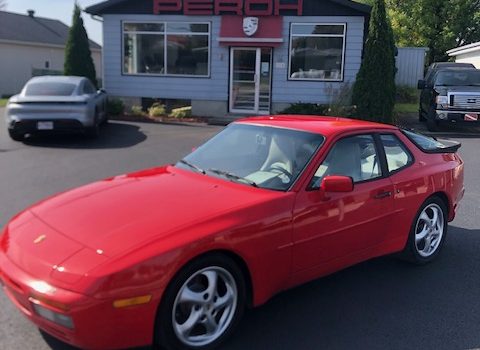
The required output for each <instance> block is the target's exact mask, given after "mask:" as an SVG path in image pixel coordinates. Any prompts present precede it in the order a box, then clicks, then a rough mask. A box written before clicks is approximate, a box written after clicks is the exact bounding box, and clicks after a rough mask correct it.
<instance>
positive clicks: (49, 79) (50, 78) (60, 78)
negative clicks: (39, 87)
mask: <svg viewBox="0 0 480 350" xmlns="http://www.w3.org/2000/svg"><path fill="white" fill-rule="evenodd" d="M85 79H86V78H85V77H74V76H65V75H45V76H41V77H35V78H32V79H30V81H29V83H70V84H75V85H78V84H80V82H82V81H83V80H85Z"/></svg>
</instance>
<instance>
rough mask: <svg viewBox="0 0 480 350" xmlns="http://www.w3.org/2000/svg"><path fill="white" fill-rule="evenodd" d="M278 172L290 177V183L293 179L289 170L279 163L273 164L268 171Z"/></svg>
mask: <svg viewBox="0 0 480 350" xmlns="http://www.w3.org/2000/svg"><path fill="white" fill-rule="evenodd" d="M271 170H273V171H278V172H280V173H282V174H283V175H285V176H286V177H288V181H290V180H291V179H292V177H293V175H292V174H291V173H290V172H289V171H288V170H287V169H285V168H284V167H282V166H280V164H278V163H273V164H272V165H271V166H270V168H269V169H268V171H271Z"/></svg>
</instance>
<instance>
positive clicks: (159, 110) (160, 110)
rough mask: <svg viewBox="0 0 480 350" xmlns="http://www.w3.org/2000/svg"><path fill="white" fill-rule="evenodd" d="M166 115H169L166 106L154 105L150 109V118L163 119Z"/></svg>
mask: <svg viewBox="0 0 480 350" xmlns="http://www.w3.org/2000/svg"><path fill="white" fill-rule="evenodd" d="M165 114H167V111H166V109H165V105H162V104H160V103H158V102H156V103H154V104H153V105H152V107H150V108H149V109H148V115H149V116H150V117H163V116H164V115H165Z"/></svg>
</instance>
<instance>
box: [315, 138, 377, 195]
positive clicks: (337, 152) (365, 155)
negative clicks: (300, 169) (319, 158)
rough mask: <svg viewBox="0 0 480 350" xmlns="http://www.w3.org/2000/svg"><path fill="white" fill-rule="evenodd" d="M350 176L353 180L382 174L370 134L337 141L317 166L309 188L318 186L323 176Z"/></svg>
mask: <svg viewBox="0 0 480 350" xmlns="http://www.w3.org/2000/svg"><path fill="white" fill-rule="evenodd" d="M329 175H343V176H350V177H351V178H352V179H353V181H354V182H362V181H368V180H372V179H376V178H379V177H381V176H382V170H381V166H380V159H379V156H378V152H377V148H376V146H375V141H374V139H373V136H372V135H356V136H351V137H346V138H344V139H341V140H340V141H337V143H335V145H334V146H333V147H332V149H331V150H330V152H329V153H328V156H327V158H326V159H325V160H324V161H323V163H322V164H321V165H320V167H319V168H318V170H317V172H316V173H315V176H314V177H313V179H312V181H311V183H310V186H309V188H312V189H316V188H319V187H320V185H321V182H322V180H323V178H324V177H325V176H329Z"/></svg>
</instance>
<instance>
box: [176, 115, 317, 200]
mask: <svg viewBox="0 0 480 350" xmlns="http://www.w3.org/2000/svg"><path fill="white" fill-rule="evenodd" d="M324 139H325V138H324V137H323V136H322V135H319V134H313V133H308V132H303V131H296V130H290V129H283V128H276V127H268V126H258V125H248V124H232V125H230V126H229V127H227V128H226V129H225V130H223V131H222V132H221V133H219V134H218V135H217V136H215V137H214V138H212V139H211V140H210V141H208V142H207V143H205V144H204V145H203V146H201V147H199V148H198V149H197V150H195V151H194V152H193V153H191V154H190V155H188V156H187V157H185V158H184V159H183V160H182V161H180V162H179V163H177V165H176V166H177V167H181V168H183V169H189V170H191V171H195V172H199V173H203V174H205V175H206V176H216V177H221V178H224V179H226V180H229V181H235V182H238V183H243V184H245V185H249V186H255V187H260V188H267V189H272V190H279V191H285V190H287V189H289V188H290V186H291V185H292V184H293V182H294V181H295V180H296V179H297V177H298V176H299V175H300V173H301V172H302V171H303V169H304V168H305V167H306V165H307V164H308V162H309V161H310V159H311V158H312V156H313V155H314V154H315V152H316V151H317V149H318V148H319V147H320V146H321V145H322V143H323V141H324Z"/></svg>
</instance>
